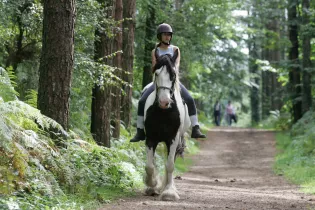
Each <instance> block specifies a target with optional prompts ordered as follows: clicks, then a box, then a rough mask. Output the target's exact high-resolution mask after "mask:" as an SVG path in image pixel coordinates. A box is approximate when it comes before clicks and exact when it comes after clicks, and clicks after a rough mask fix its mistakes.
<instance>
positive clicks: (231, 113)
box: [225, 101, 237, 126]
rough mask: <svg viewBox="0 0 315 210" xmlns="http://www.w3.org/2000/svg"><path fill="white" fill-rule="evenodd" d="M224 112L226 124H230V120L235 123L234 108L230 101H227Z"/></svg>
mask: <svg viewBox="0 0 315 210" xmlns="http://www.w3.org/2000/svg"><path fill="white" fill-rule="evenodd" d="M225 112H226V114H227V117H228V124H229V126H231V125H232V120H234V122H235V123H237V119H236V114H235V108H234V106H233V105H232V103H231V101H229V102H228V105H227V107H226V109H225Z"/></svg>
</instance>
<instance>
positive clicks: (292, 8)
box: [288, 0, 302, 122]
mask: <svg viewBox="0 0 315 210" xmlns="http://www.w3.org/2000/svg"><path fill="white" fill-rule="evenodd" d="M288 5H289V6H288V21H289V39H290V42H291V45H292V46H291V47H290V49H289V60H290V63H291V65H290V70H289V88H290V93H291V99H292V104H293V110H292V111H293V121H294V122H297V121H298V120H299V119H300V118H301V117H302V102H301V99H300V98H301V75H300V67H299V41H298V27H297V23H296V22H297V11H296V10H297V5H298V2H297V0H289V2H288Z"/></svg>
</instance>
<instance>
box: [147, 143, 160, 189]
mask: <svg viewBox="0 0 315 210" xmlns="http://www.w3.org/2000/svg"><path fill="white" fill-rule="evenodd" d="M146 150H147V164H146V167H145V171H146V177H145V184H146V186H147V189H146V190H145V194H146V195H158V194H160V189H161V181H160V177H159V175H158V171H157V169H156V167H155V163H154V150H155V148H153V147H151V148H149V147H148V146H147V147H146Z"/></svg>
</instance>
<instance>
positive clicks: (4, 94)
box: [0, 67, 18, 101]
mask: <svg viewBox="0 0 315 210" xmlns="http://www.w3.org/2000/svg"><path fill="white" fill-rule="evenodd" d="M14 78H15V77H14V74H13V72H12V68H8V70H7V71H6V70H5V69H3V68H1V67H0V101H1V100H4V101H11V100H14V99H16V97H17V96H18V93H17V92H16V91H15V90H14V85H16V84H15V83H14V82H13V80H14ZM11 79H12V80H11Z"/></svg>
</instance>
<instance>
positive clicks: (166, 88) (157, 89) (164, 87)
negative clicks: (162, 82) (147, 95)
mask: <svg viewBox="0 0 315 210" xmlns="http://www.w3.org/2000/svg"><path fill="white" fill-rule="evenodd" d="M163 70H164V69H163ZM157 76H159V75H158V74H156V77H157ZM156 77H155V89H156V97H155V98H156V99H157V94H158V91H159V89H164V90H169V91H170V94H171V98H172V97H173V95H174V92H175V81H176V74H174V77H173V79H172V86H171V87H166V86H158V85H157V82H156Z"/></svg>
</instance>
